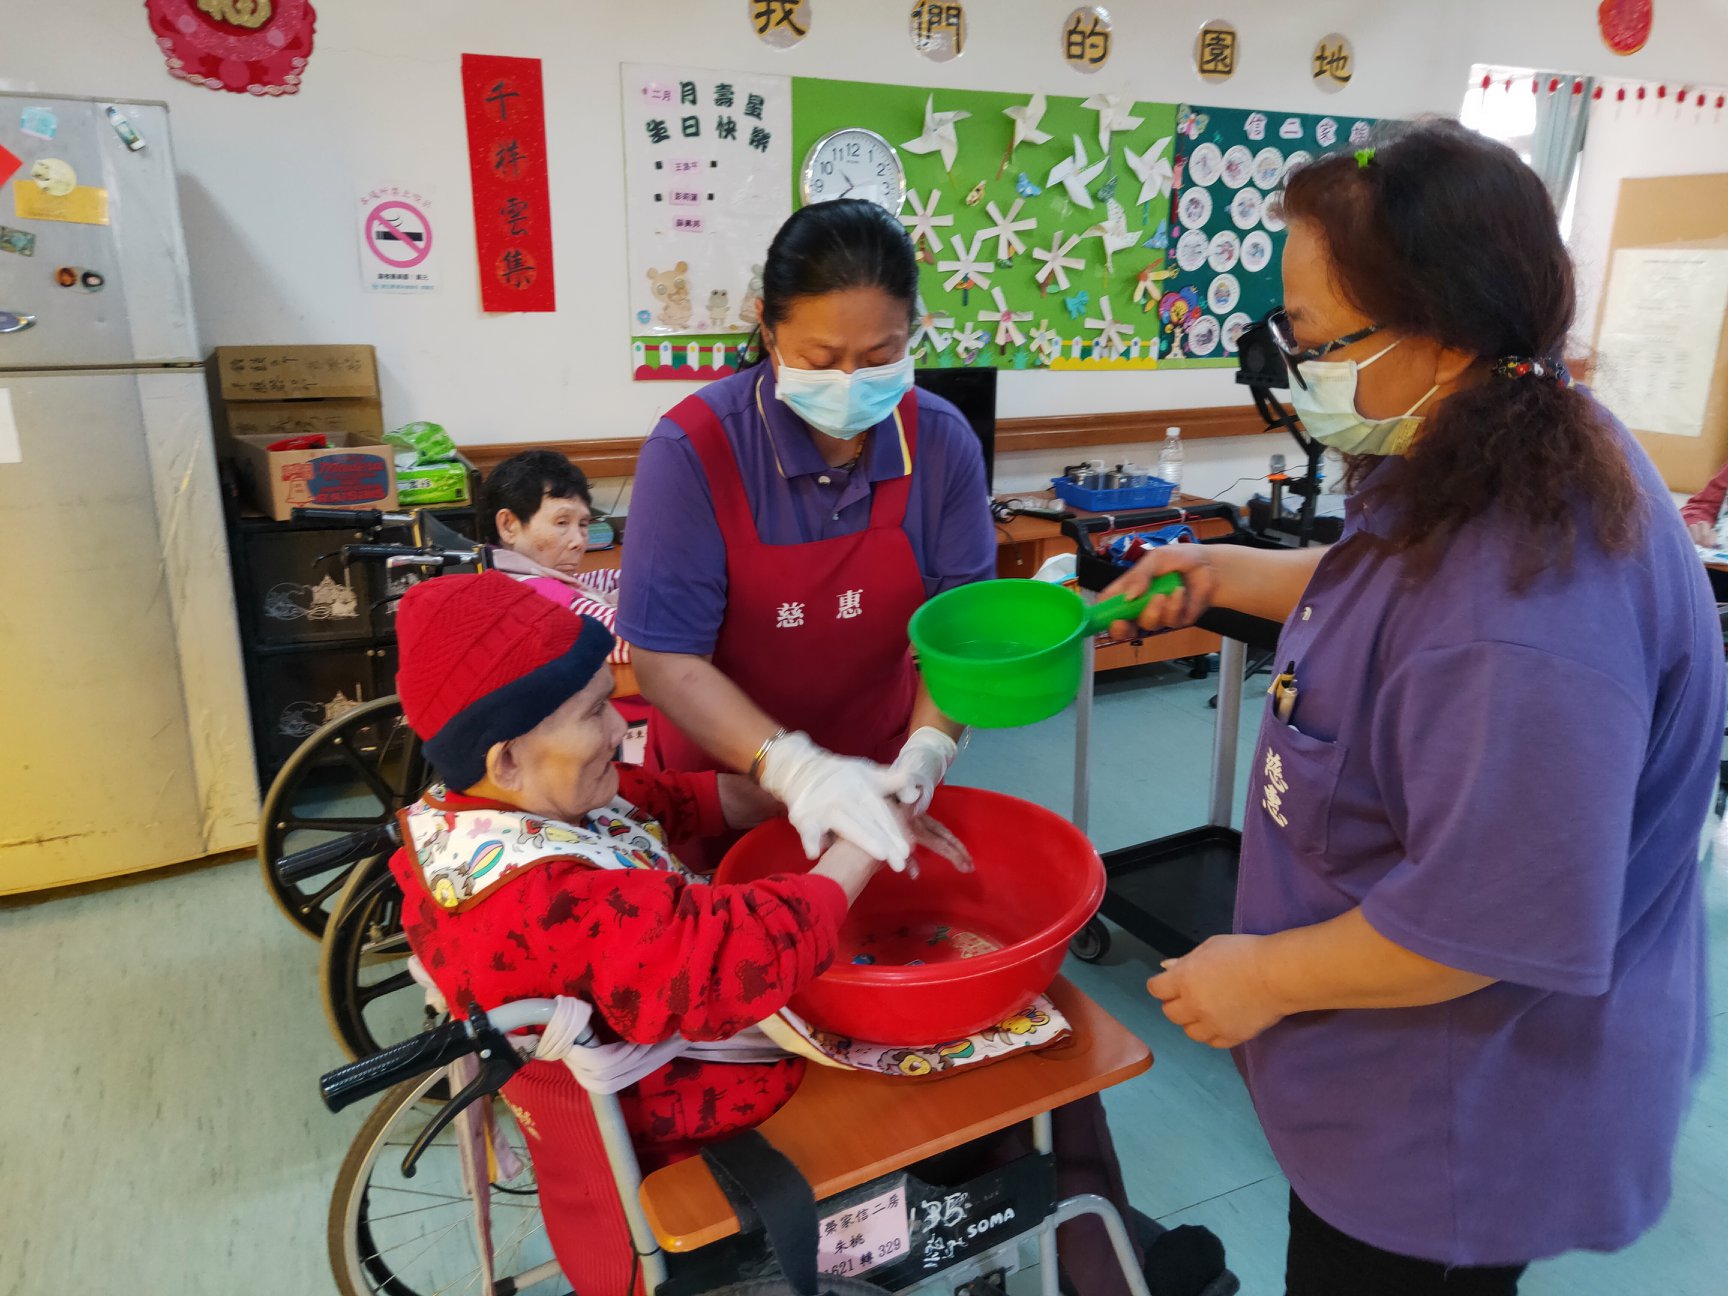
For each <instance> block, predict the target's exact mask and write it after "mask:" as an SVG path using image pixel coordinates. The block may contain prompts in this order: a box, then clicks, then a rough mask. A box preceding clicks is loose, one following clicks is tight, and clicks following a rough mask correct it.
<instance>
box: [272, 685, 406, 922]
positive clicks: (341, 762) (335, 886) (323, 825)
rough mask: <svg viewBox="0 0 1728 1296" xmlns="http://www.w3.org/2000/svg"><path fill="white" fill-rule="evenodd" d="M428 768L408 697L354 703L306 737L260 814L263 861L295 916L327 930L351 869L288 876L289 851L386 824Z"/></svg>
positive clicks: (285, 908) (275, 891)
mask: <svg viewBox="0 0 1728 1296" xmlns="http://www.w3.org/2000/svg"><path fill="white" fill-rule="evenodd" d="M429 778H430V774H429V771H428V768H427V765H426V760H425V757H424V756H422V754H421V751H420V740H419V739H418V738H417V737H416V736H415V734H414V731H413V730H412V729H410V728H409V727H408V722H407V720H405V719H404V718H403V715H402V703H401V701H400V700H399V699H397V698H395V697H393V696H392V697H382V698H378V699H376V700H374V701H372V702H368V703H366V704H365V705H363V706H358V707H355V708H354V710H352V711H350V712H349V713H348V714H347V715H344V716H340V717H338V718H337V719H335V720H332V721H331V722H330V723H329V724H327V725H325V726H324V727H323V728H322V729H320V730H318V731H317V732H316V733H314V734H313V735H312V736H311V737H310V738H308V739H307V740H306V741H305V742H303V743H301V744H300V747H299V750H297V751H296V752H295V753H294V754H293V755H292V756H291V757H289V758H288V763H287V764H286V765H284V766H283V767H282V772H281V773H279V774H278V775H277V776H276V778H275V780H274V781H273V782H272V783H271V784H270V791H269V794H268V795H267V796H266V797H265V798H264V809H263V811H262V812H261V813H260V815H259V819H258V864H259V867H260V868H261V869H262V871H263V873H264V885H265V887H266V888H267V889H268V890H269V892H270V895H271V897H272V898H273V899H274V900H275V901H276V903H277V905H279V906H280V907H281V909H282V912H283V913H285V914H286V915H288V919H289V921H290V922H292V923H294V924H295V925H296V926H297V927H299V928H300V929H301V930H302V931H304V932H306V933H307V934H308V935H310V936H313V937H319V936H322V935H323V933H324V925H325V922H326V920H327V917H328V914H329V906H330V902H331V900H332V899H334V897H335V896H336V895H337V893H338V892H340V891H341V889H342V887H343V885H344V883H345V881H346V877H347V872H348V869H347V868H346V867H338V868H335V869H332V870H331V871H330V872H329V873H326V874H321V875H319V876H316V877H313V878H311V879H309V880H307V881H304V882H288V881H284V880H283V878H282V877H281V875H280V873H279V871H278V870H279V867H280V865H281V862H282V860H283V859H284V858H285V857H288V856H292V855H293V854H294V853H296V852H298V851H304V850H306V849H308V848H310V847H314V846H319V845H322V844H325V843H329V842H332V841H334V840H336V839H338V838H340V837H344V836H346V835H348V834H350V833H355V832H359V831H362V830H364V829H368V828H377V827H378V826H380V825H381V824H386V823H388V822H389V821H390V819H391V818H392V817H393V816H394V815H395V813H396V811H398V810H399V809H401V808H402V807H403V806H404V805H406V804H408V802H410V801H412V800H413V799H414V798H415V797H417V796H419V795H420V793H421V792H422V791H423V790H424V789H425V786H426V783H427V782H428V781H429Z"/></svg>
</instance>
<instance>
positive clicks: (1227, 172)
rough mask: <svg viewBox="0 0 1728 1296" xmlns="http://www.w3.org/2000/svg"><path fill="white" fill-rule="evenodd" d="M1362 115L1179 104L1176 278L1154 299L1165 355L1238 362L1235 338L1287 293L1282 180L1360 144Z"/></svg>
mask: <svg viewBox="0 0 1728 1296" xmlns="http://www.w3.org/2000/svg"><path fill="white" fill-rule="evenodd" d="M1375 124H1376V123H1375V122H1374V120H1373V119H1371V118H1365V117H1328V116H1323V115H1320V114H1313V113H1275V112H1262V111H1257V110H1243V109H1236V108H1207V107H1201V106H1197V105H1190V104H1184V105H1182V106H1181V107H1180V108H1179V109H1178V110H1177V114H1176V177H1175V189H1174V192H1173V195H1172V198H1171V202H1172V204H1173V216H1172V219H1171V222H1170V230H1169V235H1168V240H1169V243H1170V245H1171V248H1170V255H1171V258H1172V262H1173V264H1174V266H1175V268H1176V275H1175V277H1174V278H1173V279H1172V280H1171V282H1170V283H1169V284H1168V285H1167V293H1166V294H1165V295H1164V296H1163V298H1162V300H1161V302H1160V308H1159V314H1160V316H1161V317H1162V321H1163V324H1162V327H1163V333H1164V343H1163V348H1162V349H1163V353H1164V354H1165V355H1167V356H1171V357H1173V358H1175V357H1185V358H1186V364H1187V365H1188V366H1190V367H1195V368H1203V367H1210V366H1217V367H1222V366H1226V365H1234V364H1235V363H1236V339H1237V338H1238V337H1239V336H1240V334H1241V332H1242V330H1243V329H1245V328H1247V327H1248V325H1250V324H1252V323H1254V322H1255V321H1256V320H1259V319H1262V318H1264V317H1265V315H1266V312H1267V311H1269V310H1271V309H1272V308H1273V307H1274V306H1276V305H1277V304H1278V303H1279V302H1280V301H1282V300H1283V297H1284V289H1283V282H1282V271H1281V268H1282V265H1283V254H1284V180H1285V178H1286V177H1287V176H1288V175H1289V174H1290V172H1291V169H1292V168H1293V167H1296V168H1299V167H1300V166H1301V165H1302V164H1303V163H1304V162H1307V161H1311V160H1312V159H1314V158H1317V157H1322V156H1325V155H1326V154H1328V153H1336V152H1338V151H1339V150H1341V149H1353V148H1360V147H1363V146H1364V145H1366V144H1367V143H1368V141H1369V139H1370V136H1371V134H1372V131H1373V128H1374V126H1375Z"/></svg>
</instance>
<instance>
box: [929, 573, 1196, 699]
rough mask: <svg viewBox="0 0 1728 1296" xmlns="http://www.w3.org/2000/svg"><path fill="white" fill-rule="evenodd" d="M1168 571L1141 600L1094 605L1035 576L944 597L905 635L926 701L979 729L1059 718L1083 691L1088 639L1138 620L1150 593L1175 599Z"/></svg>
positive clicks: (981, 584) (1176, 585)
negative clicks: (909, 639)
mask: <svg viewBox="0 0 1728 1296" xmlns="http://www.w3.org/2000/svg"><path fill="white" fill-rule="evenodd" d="M1181 588H1182V578H1181V577H1180V576H1178V575H1176V573H1174V572H1168V573H1166V574H1165V575H1163V576H1160V577H1159V578H1158V579H1157V580H1155V581H1153V582H1152V586H1151V588H1150V589H1148V590H1147V591H1146V593H1145V594H1143V595H1141V596H1140V597H1139V598H1137V599H1127V598H1124V597H1122V596H1121V595H1120V594H1119V595H1117V596H1116V597H1115V598H1108V599H1104V600H1103V601H1102V602H1099V603H1093V604H1088V603H1087V602H1086V601H1085V600H1084V599H1083V598H1081V597H1080V596H1079V595H1078V594H1076V593H1075V592H1074V591H1073V590H1071V589H1068V588H1066V587H1065V586H1062V585H1051V584H1049V583H1048V582H1045V581H1035V580H988V581H978V582H976V583H975V584H972V585H961V586H958V587H956V588H954V589H951V590H947V591H945V592H943V593H941V594H938V595H937V596H936V597H935V598H933V599H931V600H930V601H929V602H928V603H926V604H924V606H923V607H921V608H919V609H918V610H917V611H916V612H914V613H913V614H912V620H911V623H910V624H909V625H908V627H907V630H908V632H909V633H910V635H911V637H912V649H913V651H914V652H915V653H916V654H917V656H918V666H919V669H920V670H921V671H922V672H923V675H924V683H925V686H926V687H927V688H929V690H930V697H931V699H932V700H933V701H934V702H935V703H936V705H937V706H938V707H940V708H941V710H942V714H943V715H945V716H948V717H949V718H950V719H953V720H958V721H959V722H960V723H961V724H967V725H975V726H977V727H978V728H980V729H1012V728H1016V727H1018V726H1020V725H1029V724H1035V723H1037V722H1038V721H1040V720H1046V719H1048V718H1049V717H1051V716H1053V715H1055V714H1056V713H1057V712H1058V711H1060V710H1061V709H1062V708H1063V707H1065V706H1067V705H1068V704H1069V703H1070V702H1072V701H1073V700H1074V696H1075V694H1077V693H1078V692H1079V691H1080V668H1081V666H1082V664H1083V662H1084V660H1085V641H1086V639H1087V638H1088V637H1089V636H1091V635H1096V634H1098V633H1100V632H1101V631H1103V630H1105V629H1107V628H1108V627H1109V625H1110V623H1111V622H1112V621H1132V620H1133V619H1134V618H1135V617H1137V616H1139V615H1140V613H1141V612H1142V611H1144V610H1145V607H1146V604H1147V603H1148V602H1149V601H1150V600H1151V598H1152V596H1153V595H1154V594H1174V593H1175V592H1176V591H1177V590H1179V589H1181Z"/></svg>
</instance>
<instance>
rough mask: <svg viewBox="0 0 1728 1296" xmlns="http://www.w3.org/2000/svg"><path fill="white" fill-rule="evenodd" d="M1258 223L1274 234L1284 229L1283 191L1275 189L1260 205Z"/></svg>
mask: <svg viewBox="0 0 1728 1296" xmlns="http://www.w3.org/2000/svg"><path fill="white" fill-rule="evenodd" d="M1260 223H1261V224H1262V225H1264V226H1265V227H1266V228H1267V229H1269V230H1271V231H1272V232H1273V233H1274V234H1276V233H1277V232H1278V231H1279V230H1281V229H1283V228H1284V191H1283V190H1282V189H1275V190H1273V191H1272V192H1271V193H1269V194H1267V195H1266V201H1265V202H1263V203H1261V204H1260Z"/></svg>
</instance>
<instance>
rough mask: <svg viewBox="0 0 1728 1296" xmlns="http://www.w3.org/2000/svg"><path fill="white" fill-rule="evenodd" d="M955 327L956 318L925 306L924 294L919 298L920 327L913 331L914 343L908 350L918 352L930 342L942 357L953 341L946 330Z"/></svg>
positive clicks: (911, 343) (912, 342)
mask: <svg viewBox="0 0 1728 1296" xmlns="http://www.w3.org/2000/svg"><path fill="white" fill-rule="evenodd" d="M953 327H954V317H953V316H952V315H949V314H946V313H945V312H943V311H933V310H930V309H928V308H927V307H926V306H925V305H924V297H923V294H919V297H918V327H917V328H915V329H913V330H912V341H911V342H910V343H909V344H908V349H909V350H912V351H917V350H919V349H920V348H921V347H923V346H924V344H925V343H926V342H928V343H929V344H930V345H931V346H932V347H934V348H935V349H936V354H937V355H941V354H942V353H943V352H944V351H946V350H947V349H948V343H949V342H950V341H951V339H950V337H949V335H948V333H947V331H946V330H948V329H952V328H953Z"/></svg>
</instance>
